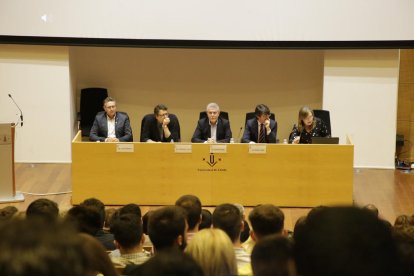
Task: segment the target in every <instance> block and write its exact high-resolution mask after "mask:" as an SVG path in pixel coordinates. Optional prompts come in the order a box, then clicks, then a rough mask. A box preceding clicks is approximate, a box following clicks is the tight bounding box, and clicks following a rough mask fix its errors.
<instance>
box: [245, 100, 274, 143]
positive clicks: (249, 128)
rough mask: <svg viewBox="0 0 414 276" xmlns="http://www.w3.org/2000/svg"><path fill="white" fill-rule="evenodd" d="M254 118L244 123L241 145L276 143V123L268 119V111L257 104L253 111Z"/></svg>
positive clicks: (267, 108) (265, 107)
mask: <svg viewBox="0 0 414 276" xmlns="http://www.w3.org/2000/svg"><path fill="white" fill-rule="evenodd" d="M254 113H255V116H256V118H253V119H250V120H248V121H247V122H246V127H245V128H244V133H243V138H242V139H241V142H242V143H276V133H277V122H276V121H274V120H272V119H270V109H269V107H267V105H265V104H259V105H257V106H256V109H255V111H254Z"/></svg>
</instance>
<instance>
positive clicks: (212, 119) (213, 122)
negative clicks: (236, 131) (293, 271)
mask: <svg viewBox="0 0 414 276" xmlns="http://www.w3.org/2000/svg"><path fill="white" fill-rule="evenodd" d="M206 111H207V118H201V119H200V120H198V123H197V127H196V129H195V131H194V134H193V138H191V142H193V143H229V142H230V138H231V129H230V122H229V121H228V120H226V119H223V118H221V117H220V107H219V106H218V104H216V103H209V104H208V105H207V108H206Z"/></svg>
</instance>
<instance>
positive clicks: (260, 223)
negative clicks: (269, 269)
mask: <svg viewBox="0 0 414 276" xmlns="http://www.w3.org/2000/svg"><path fill="white" fill-rule="evenodd" d="M249 221H250V223H251V225H252V231H251V232H250V235H251V239H250V240H249V242H248V243H246V244H244V245H243V247H244V248H245V249H246V251H247V252H249V253H251V252H252V250H253V247H254V244H255V243H256V242H257V241H258V240H260V239H261V238H263V237H265V236H268V235H272V234H283V230H284V222H285V215H284V214H283V212H282V210H280V208H279V207H276V206H274V205H273V204H262V205H258V206H256V207H254V208H253V210H252V211H251V212H250V214H249Z"/></svg>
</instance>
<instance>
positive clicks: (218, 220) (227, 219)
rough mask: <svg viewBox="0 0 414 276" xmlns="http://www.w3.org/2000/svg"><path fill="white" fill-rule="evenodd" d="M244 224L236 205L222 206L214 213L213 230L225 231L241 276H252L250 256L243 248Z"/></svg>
mask: <svg viewBox="0 0 414 276" xmlns="http://www.w3.org/2000/svg"><path fill="white" fill-rule="evenodd" d="M243 227H244V224H243V219H242V215H241V213H240V210H239V209H238V208H237V207H236V206H235V205H234V204H221V205H218V206H217V207H216V209H215V210H214V212H213V228H219V229H221V230H223V231H224V232H225V233H226V234H227V235H228V236H229V237H230V240H231V241H232V243H233V247H234V253H235V254H236V261H237V268H238V272H239V275H246V274H247V275H249V274H251V266H250V255H249V254H248V253H247V252H246V250H245V249H244V248H243V247H242V246H241V242H240V233H241V231H242V230H243Z"/></svg>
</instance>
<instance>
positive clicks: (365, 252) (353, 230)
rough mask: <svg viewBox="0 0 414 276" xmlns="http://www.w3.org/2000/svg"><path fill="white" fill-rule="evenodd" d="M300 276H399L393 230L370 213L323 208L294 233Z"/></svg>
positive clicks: (311, 214) (348, 209)
mask: <svg viewBox="0 0 414 276" xmlns="http://www.w3.org/2000/svg"><path fill="white" fill-rule="evenodd" d="M295 255H296V258H295V260H296V263H297V268H298V273H299V274H301V275H303V276H308V275H318V276H324V275H339V276H341V275H361V276H362V275H396V274H395V268H396V266H397V265H398V262H397V255H396V249H395V245H394V243H393V240H392V236H391V229H390V228H389V227H388V226H387V225H386V224H385V223H384V222H383V221H381V220H379V219H378V218H377V217H376V216H374V215H373V214H372V213H371V212H369V211H367V210H364V209H359V208H355V207H324V208H320V209H319V210H317V211H313V212H310V213H309V214H308V216H307V218H306V221H305V225H304V226H303V227H302V229H301V231H299V233H297V234H295Z"/></svg>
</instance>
